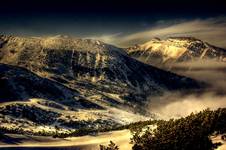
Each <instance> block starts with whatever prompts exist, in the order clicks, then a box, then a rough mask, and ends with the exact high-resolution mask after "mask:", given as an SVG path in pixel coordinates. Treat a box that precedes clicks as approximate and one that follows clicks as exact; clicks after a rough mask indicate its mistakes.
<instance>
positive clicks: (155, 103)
mask: <svg viewBox="0 0 226 150" xmlns="http://www.w3.org/2000/svg"><path fill="white" fill-rule="evenodd" d="M223 107H226V97H225V96H219V95H216V94H214V93H206V94H202V95H199V96H198V95H188V96H183V95H181V94H179V93H174V94H172V93H171V94H169V93H166V94H165V95H164V96H162V97H158V98H150V103H149V105H148V109H149V110H150V111H151V113H154V114H155V115H156V118H157V119H166V120H168V119H170V118H180V117H185V116H188V115H189V114H190V113H192V112H193V113H197V112H199V111H202V110H204V109H207V108H209V109H211V110H215V109H218V108H223Z"/></svg>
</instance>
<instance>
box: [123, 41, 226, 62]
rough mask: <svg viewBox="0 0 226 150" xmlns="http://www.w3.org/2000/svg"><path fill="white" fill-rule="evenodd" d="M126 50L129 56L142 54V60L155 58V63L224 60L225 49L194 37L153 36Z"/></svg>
mask: <svg viewBox="0 0 226 150" xmlns="http://www.w3.org/2000/svg"><path fill="white" fill-rule="evenodd" d="M126 50H127V52H128V53H129V54H130V55H131V56H135V57H140V56H139V55H142V57H143V61H147V60H151V59H153V60H156V58H157V59H158V60H157V63H166V62H171V61H173V62H175V61H187V60H195V59H217V60H219V61H224V60H225V57H226V50H224V49H222V48H218V47H215V46H212V45H210V44H208V43H206V42H203V41H202V40H199V39H197V38H194V37H169V38H166V39H156V38H155V39H152V40H150V41H148V42H146V43H144V44H140V45H136V46H134V47H129V48H127V49H126ZM144 57H146V58H144ZM154 63H156V61H155V62H154Z"/></svg>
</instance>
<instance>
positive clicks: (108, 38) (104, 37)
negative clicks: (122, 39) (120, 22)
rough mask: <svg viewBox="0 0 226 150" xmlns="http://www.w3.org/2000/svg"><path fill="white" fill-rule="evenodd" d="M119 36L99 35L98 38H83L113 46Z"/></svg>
mask: <svg viewBox="0 0 226 150" xmlns="http://www.w3.org/2000/svg"><path fill="white" fill-rule="evenodd" d="M121 34H122V33H113V34H103V35H99V36H88V37H85V38H86V39H96V40H100V41H103V42H105V43H109V44H115V43H117V40H118V39H119V36H120V35H121Z"/></svg>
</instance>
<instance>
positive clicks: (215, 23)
mask: <svg viewBox="0 0 226 150" xmlns="http://www.w3.org/2000/svg"><path fill="white" fill-rule="evenodd" d="M171 36H193V37H196V38H199V39H201V40H204V41H206V42H209V43H211V44H213V45H216V46H219V47H224V48H226V17H217V18H208V19H194V20H171V21H164V20H160V21H158V22H156V23H155V24H154V25H153V26H152V27H150V28H149V29H148V30H145V31H140V32H136V33H131V34H127V35H122V34H112V35H107V36H102V37H101V36H100V37H98V36H97V37H96V38H99V39H103V40H104V41H105V42H109V43H112V44H116V45H118V46H122V47H125V46H131V45H134V44H137V43H143V42H146V41H149V40H150V39H152V38H154V37H159V38H167V37H171Z"/></svg>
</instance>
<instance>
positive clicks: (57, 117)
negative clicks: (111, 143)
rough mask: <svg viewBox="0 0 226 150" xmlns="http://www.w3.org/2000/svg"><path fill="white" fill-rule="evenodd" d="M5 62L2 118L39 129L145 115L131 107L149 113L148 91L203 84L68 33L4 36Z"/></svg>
mask: <svg viewBox="0 0 226 150" xmlns="http://www.w3.org/2000/svg"><path fill="white" fill-rule="evenodd" d="M0 63H2V64H1V65H0V71H1V74H0V83H1V84H0V88H1V90H0V102H2V103H0V104H1V105H0V106H1V107H0V114H1V115H0V121H1V122H7V121H8V123H11V125H13V126H14V128H18V126H17V125H16V124H17V121H18V119H19V120H20V122H23V123H24V124H26V125H28V124H30V125H31V126H32V127H33V128H34V129H37V128H41V129H42V126H43V125H46V126H48V127H51V126H53V124H54V125H58V126H59V127H61V128H62V129H65V127H67V128H70V129H76V128H80V127H81V126H82V127H93V128H94V127H95V128H98V127H101V126H103V125H106V126H107V125H115V124H121V123H128V122H131V121H133V120H137V117H140V116H139V115H133V113H132V112H136V113H140V114H145V110H144V106H145V102H146V98H147V97H149V96H156V95H159V94H162V93H163V92H165V91H177V90H180V91H185V90H194V89H200V88H201V87H202V85H201V84H200V83H199V82H197V81H195V80H192V79H190V78H186V77H183V76H179V75H176V74H173V73H170V72H167V71H163V70H160V69H158V68H155V67H153V66H150V65H147V64H144V63H142V62H140V61H137V60H136V59H133V58H131V57H130V56H129V55H128V54H127V53H126V52H125V51H124V49H121V48H117V47H115V46H112V45H108V44H106V43H103V42H101V41H98V40H90V39H75V38H70V37H67V36H55V37H33V38H26V37H15V36H5V35H1V36H0ZM3 102H4V103H3ZM24 109H25V110H26V112H24ZM29 109H31V110H32V111H30V110H29ZM14 111H16V112H14ZM40 112H43V113H44V114H48V113H50V114H52V115H53V116H52V121H51V122H46V121H45V120H48V117H50V116H48V115H47V116H42V117H41V116H39V115H40V114H41V113H40ZM26 113H30V115H31V116H33V117H34V116H35V117H37V116H39V118H38V119H37V120H34V119H32V118H33V117H31V116H27V115H26ZM7 114H8V115H7ZM5 115H7V117H6V116H5ZM40 117H41V118H40ZM46 117H47V118H46ZM15 119H16V121H15ZM6 120H7V121H6ZM42 120H44V122H43V121H42ZM1 125H2V126H7V123H6V124H1ZM22 128H23V127H22ZM23 129H24V128H23Z"/></svg>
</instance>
